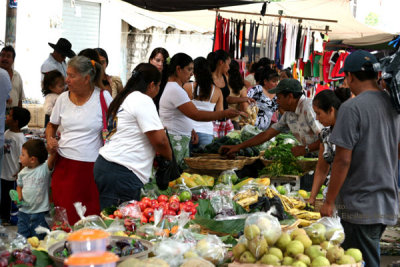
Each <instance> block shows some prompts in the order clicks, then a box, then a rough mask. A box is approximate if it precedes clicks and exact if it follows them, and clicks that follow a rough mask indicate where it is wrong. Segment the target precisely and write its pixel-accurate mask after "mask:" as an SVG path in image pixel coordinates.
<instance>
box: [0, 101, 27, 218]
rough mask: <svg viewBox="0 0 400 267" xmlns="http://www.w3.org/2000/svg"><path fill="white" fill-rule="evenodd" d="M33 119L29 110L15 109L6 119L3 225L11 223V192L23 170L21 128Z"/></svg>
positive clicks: (2, 182) (22, 136) (2, 168)
mask: <svg viewBox="0 0 400 267" xmlns="http://www.w3.org/2000/svg"><path fill="white" fill-rule="evenodd" d="M30 119H31V114H30V113H29V110H27V109H25V108H20V107H13V108H11V110H10V113H9V114H8V115H7V117H6V125H7V127H8V130H7V131H6V132H5V133H4V156H3V163H2V166H1V204H0V207H1V220H2V223H3V224H8V223H9V222H10V210H11V199H10V196H9V193H8V192H9V191H10V190H11V189H15V180H16V179H17V174H18V172H19V171H20V170H21V167H20V164H19V159H18V157H19V155H21V149H22V145H23V143H25V142H26V138H25V136H24V134H23V133H22V132H21V128H22V127H24V126H25V125H27V124H28V122H29V121H30Z"/></svg>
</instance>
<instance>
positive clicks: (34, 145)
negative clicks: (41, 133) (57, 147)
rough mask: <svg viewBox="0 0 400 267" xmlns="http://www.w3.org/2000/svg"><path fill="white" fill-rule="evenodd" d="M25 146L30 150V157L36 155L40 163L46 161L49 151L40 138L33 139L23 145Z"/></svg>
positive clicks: (27, 150)
mask: <svg viewBox="0 0 400 267" xmlns="http://www.w3.org/2000/svg"><path fill="white" fill-rule="evenodd" d="M22 147H23V148H25V149H26V152H28V156H29V157H36V158H37V159H38V161H39V164H42V163H44V162H45V161H46V159H47V156H48V152H47V149H46V146H45V144H44V142H43V141H42V140H40V139H31V140H29V141H27V142H25V143H24V144H23V145H22Z"/></svg>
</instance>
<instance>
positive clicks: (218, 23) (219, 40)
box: [213, 16, 223, 52]
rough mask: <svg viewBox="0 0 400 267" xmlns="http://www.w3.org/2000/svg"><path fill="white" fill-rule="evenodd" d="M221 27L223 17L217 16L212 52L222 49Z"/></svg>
mask: <svg viewBox="0 0 400 267" xmlns="http://www.w3.org/2000/svg"><path fill="white" fill-rule="evenodd" d="M222 27H223V19H220V18H219V17H218V16H217V18H216V24H215V40H214V50H213V51H214V52H215V51H217V50H219V49H222V47H223V39H222V35H223V34H222Z"/></svg>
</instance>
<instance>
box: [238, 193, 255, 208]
mask: <svg viewBox="0 0 400 267" xmlns="http://www.w3.org/2000/svg"><path fill="white" fill-rule="evenodd" d="M257 201H258V195H257V194H255V195H253V196H251V197H247V198H243V199H241V200H239V201H237V203H238V204H239V205H240V206H242V207H247V206H250V205H251V204H254V203H257Z"/></svg>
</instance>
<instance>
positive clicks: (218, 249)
mask: <svg viewBox="0 0 400 267" xmlns="http://www.w3.org/2000/svg"><path fill="white" fill-rule="evenodd" d="M196 252H197V254H198V255H199V256H200V257H202V258H203V259H205V260H208V261H210V262H212V263H214V264H220V263H222V261H223V260H224V256H225V252H226V250H225V247H224V243H222V241H221V240H220V239H219V238H218V237H217V236H216V235H208V236H207V237H206V238H204V239H202V240H200V241H199V242H197V244H196Z"/></svg>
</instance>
